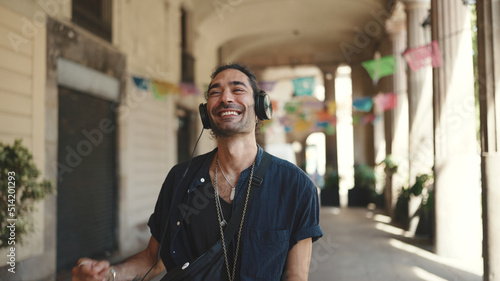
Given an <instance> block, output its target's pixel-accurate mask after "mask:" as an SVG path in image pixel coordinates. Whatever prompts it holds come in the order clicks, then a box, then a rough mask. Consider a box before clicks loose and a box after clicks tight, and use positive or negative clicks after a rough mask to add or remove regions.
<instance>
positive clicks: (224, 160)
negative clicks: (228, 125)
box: [217, 137, 257, 175]
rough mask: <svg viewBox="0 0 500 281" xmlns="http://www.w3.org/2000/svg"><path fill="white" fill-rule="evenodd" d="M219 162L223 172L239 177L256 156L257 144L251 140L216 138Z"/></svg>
mask: <svg viewBox="0 0 500 281" xmlns="http://www.w3.org/2000/svg"><path fill="white" fill-rule="evenodd" d="M217 144H218V153H219V162H220V165H221V167H222V168H223V169H224V171H225V172H226V174H227V173H231V174H237V175H239V174H240V173H241V172H242V171H243V170H245V169H246V168H248V167H250V166H251V165H252V163H253V161H254V160H255V157H256V155H257V142H256V140H255V137H253V138H240V139H234V138H218V139H217Z"/></svg>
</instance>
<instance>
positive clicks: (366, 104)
mask: <svg viewBox="0 0 500 281" xmlns="http://www.w3.org/2000/svg"><path fill="white" fill-rule="evenodd" d="M352 106H353V107H354V108H355V109H357V110H359V111H364V112H369V111H370V110H372V107H373V100H372V98H368V97H367V98H361V99H356V100H354V101H353V102H352Z"/></svg>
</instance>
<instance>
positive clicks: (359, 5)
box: [191, 0, 395, 66]
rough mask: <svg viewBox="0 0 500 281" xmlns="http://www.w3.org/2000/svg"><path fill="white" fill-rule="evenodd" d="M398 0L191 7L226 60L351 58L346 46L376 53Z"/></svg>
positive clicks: (288, 0) (231, 1)
mask: <svg viewBox="0 0 500 281" xmlns="http://www.w3.org/2000/svg"><path fill="white" fill-rule="evenodd" d="M394 2H395V1H394V0H215V1H206V0H192V1H191V4H192V7H193V9H192V10H191V11H192V16H193V22H192V23H193V27H194V29H195V32H197V33H198V34H203V35H204V36H208V37H209V38H210V40H213V42H217V48H219V55H220V58H221V60H222V61H234V60H238V61H243V62H247V63H249V64H252V65H262V66H266V65H267V66H269V65H282V64H308V63H309V64H310V63H316V64H320V63H329V62H342V61H346V50H347V52H353V51H356V52H359V53H366V54H369V55H371V54H372V53H373V46H374V45H376V44H377V42H378V41H379V39H380V37H381V36H383V25H384V22H385V20H387V18H388V17H389V14H390V13H391V11H392V9H393V7H394ZM342 48H343V50H342ZM349 48H350V49H349ZM353 48H354V49H353Z"/></svg>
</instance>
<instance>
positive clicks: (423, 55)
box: [403, 40, 443, 71]
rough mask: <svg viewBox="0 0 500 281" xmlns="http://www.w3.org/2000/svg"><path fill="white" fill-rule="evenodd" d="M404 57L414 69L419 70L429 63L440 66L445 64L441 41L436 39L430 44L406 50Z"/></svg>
mask: <svg viewBox="0 0 500 281" xmlns="http://www.w3.org/2000/svg"><path fill="white" fill-rule="evenodd" d="M403 57H404V58H405V60H406V62H407V63H408V65H409V66H410V68H411V70H412V71H417V70H419V69H420V68H422V67H424V66H426V65H429V64H430V65H432V67H440V66H441V65H442V64H443V60H442V58H441V51H440V50H439V43H438V42H437V41H436V40H434V41H432V43H430V44H427V45H424V46H420V47H415V48H410V49H408V50H406V51H405V52H404V53H403Z"/></svg>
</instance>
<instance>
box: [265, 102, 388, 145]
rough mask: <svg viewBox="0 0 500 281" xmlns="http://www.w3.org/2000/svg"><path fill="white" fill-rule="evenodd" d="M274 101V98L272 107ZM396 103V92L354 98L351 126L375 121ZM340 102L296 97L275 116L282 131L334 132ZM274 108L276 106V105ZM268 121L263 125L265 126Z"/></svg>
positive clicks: (267, 125)
mask: <svg viewBox="0 0 500 281" xmlns="http://www.w3.org/2000/svg"><path fill="white" fill-rule="evenodd" d="M275 104H276V106H277V102H275V101H273V106H275ZM396 106H397V94H395V93H379V94H377V95H375V96H374V97H365V98H360V99H356V100H354V101H353V102H352V107H353V109H354V112H353V117H352V122H353V124H354V125H367V124H373V123H375V122H378V121H379V120H380V119H381V115H382V114H383V113H384V112H385V111H388V110H391V109H393V108H394V107H396ZM340 107H342V105H340V104H337V103H336V102H335V101H324V102H323V101H319V100H317V99H316V98H313V97H304V96H302V97H297V98H294V99H293V100H291V101H288V102H286V103H285V104H284V105H283V109H284V112H285V114H284V115H283V116H281V117H278V120H279V123H280V125H282V126H283V127H284V129H285V132H287V133H290V132H303V131H310V132H314V131H319V130H324V131H325V133H326V134H330V135H331V134H334V133H335V126H336V124H337V117H336V112H337V109H338V108H340ZM275 108H277V107H275ZM267 127H269V124H266V126H264V127H263V129H266V128H267Z"/></svg>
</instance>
